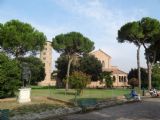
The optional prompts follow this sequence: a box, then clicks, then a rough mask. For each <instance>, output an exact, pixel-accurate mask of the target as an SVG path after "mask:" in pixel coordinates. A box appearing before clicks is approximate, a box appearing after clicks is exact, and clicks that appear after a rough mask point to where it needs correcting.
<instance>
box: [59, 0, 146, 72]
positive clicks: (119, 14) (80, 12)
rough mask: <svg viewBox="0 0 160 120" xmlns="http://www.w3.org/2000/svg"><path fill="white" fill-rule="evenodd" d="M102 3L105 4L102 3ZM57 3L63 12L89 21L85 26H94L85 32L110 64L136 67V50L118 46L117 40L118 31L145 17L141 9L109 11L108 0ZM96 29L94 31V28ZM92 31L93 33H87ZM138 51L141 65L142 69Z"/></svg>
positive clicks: (126, 67)
mask: <svg viewBox="0 0 160 120" xmlns="http://www.w3.org/2000/svg"><path fill="white" fill-rule="evenodd" d="M104 2H105V3H104ZM58 4H59V5H60V6H61V7H62V8H63V9H65V10H66V11H68V12H70V13H72V14H74V15H75V16H78V17H79V18H80V19H81V20H84V21H85V20H86V21H89V22H88V24H90V25H92V26H94V27H92V29H90V28H88V31H85V32H86V33H85V34H86V35H89V36H90V37H91V38H92V39H94V40H95V45H96V48H97V49H99V48H101V49H103V50H104V51H105V52H107V53H108V54H110V55H111V56H112V63H113V64H115V65H119V67H120V68H122V69H123V70H125V71H129V70H130V68H131V67H136V47H135V46H134V45H130V44H127V43H126V44H125V45H124V44H123V45H122V44H119V43H118V42H117V40H116V37H117V31H118V29H119V28H120V27H121V26H122V25H123V24H125V23H126V22H129V21H135V20H139V19H141V18H142V17H143V16H146V15H147V14H148V13H147V11H146V10H144V9H141V8H140V9H131V10H130V9H129V10H128V11H123V9H117V8H113V9H110V7H108V6H109V4H107V1H103V0H87V1H86V0H85V1H83V0H82V1H79V0H72V1H70V0H59V1H58ZM93 28H95V29H93ZM91 31H92V33H94V34H89V33H90V32H91ZM143 52H144V50H143V49H142V52H141V54H142V55H141V56H142V57H141V61H142V66H145V60H144V55H143Z"/></svg>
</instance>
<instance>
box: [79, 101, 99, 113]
mask: <svg viewBox="0 0 160 120" xmlns="http://www.w3.org/2000/svg"><path fill="white" fill-rule="evenodd" d="M78 105H79V106H80V107H81V108H82V111H84V112H85V111H87V110H91V109H94V108H95V107H96V105H97V100H96V99H86V100H80V101H78Z"/></svg>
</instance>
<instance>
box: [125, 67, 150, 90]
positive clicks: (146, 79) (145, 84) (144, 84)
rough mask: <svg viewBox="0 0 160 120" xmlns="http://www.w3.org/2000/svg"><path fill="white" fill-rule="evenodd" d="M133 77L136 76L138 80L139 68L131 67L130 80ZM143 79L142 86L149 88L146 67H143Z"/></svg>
mask: <svg viewBox="0 0 160 120" xmlns="http://www.w3.org/2000/svg"><path fill="white" fill-rule="evenodd" d="M132 78H135V79H137V80H138V70H137V68H135V69H131V70H130V71H129V73H128V82H130V80H131V79H132ZM141 79H142V87H144V88H147V86H148V76H147V70H146V69H145V68H141ZM131 83H132V82H131ZM136 84H137V83H136Z"/></svg>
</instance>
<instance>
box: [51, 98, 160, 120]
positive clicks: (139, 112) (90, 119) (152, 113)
mask: <svg viewBox="0 0 160 120" xmlns="http://www.w3.org/2000/svg"><path fill="white" fill-rule="evenodd" d="M50 120H55V119H50ZM57 120H160V98H148V99H146V100H144V101H143V102H138V103H136V102H135V103H128V104H124V105H118V106H114V107H109V108H104V109H102V110H97V111H93V112H89V113H86V114H74V115H69V116H65V117H63V118H59V119H57Z"/></svg>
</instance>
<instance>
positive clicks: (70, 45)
mask: <svg viewBox="0 0 160 120" xmlns="http://www.w3.org/2000/svg"><path fill="white" fill-rule="evenodd" d="M52 45H53V48H54V49H55V50H56V51H57V52H59V53H65V54H66V55H71V54H75V53H77V54H83V53H88V52H90V51H92V50H93V49H94V43H93V42H92V41H91V40H89V39H88V38H87V37H84V36H83V35H82V34H81V33H78V32H70V33H67V34H60V35H57V36H56V37H55V38H53V39H52Z"/></svg>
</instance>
